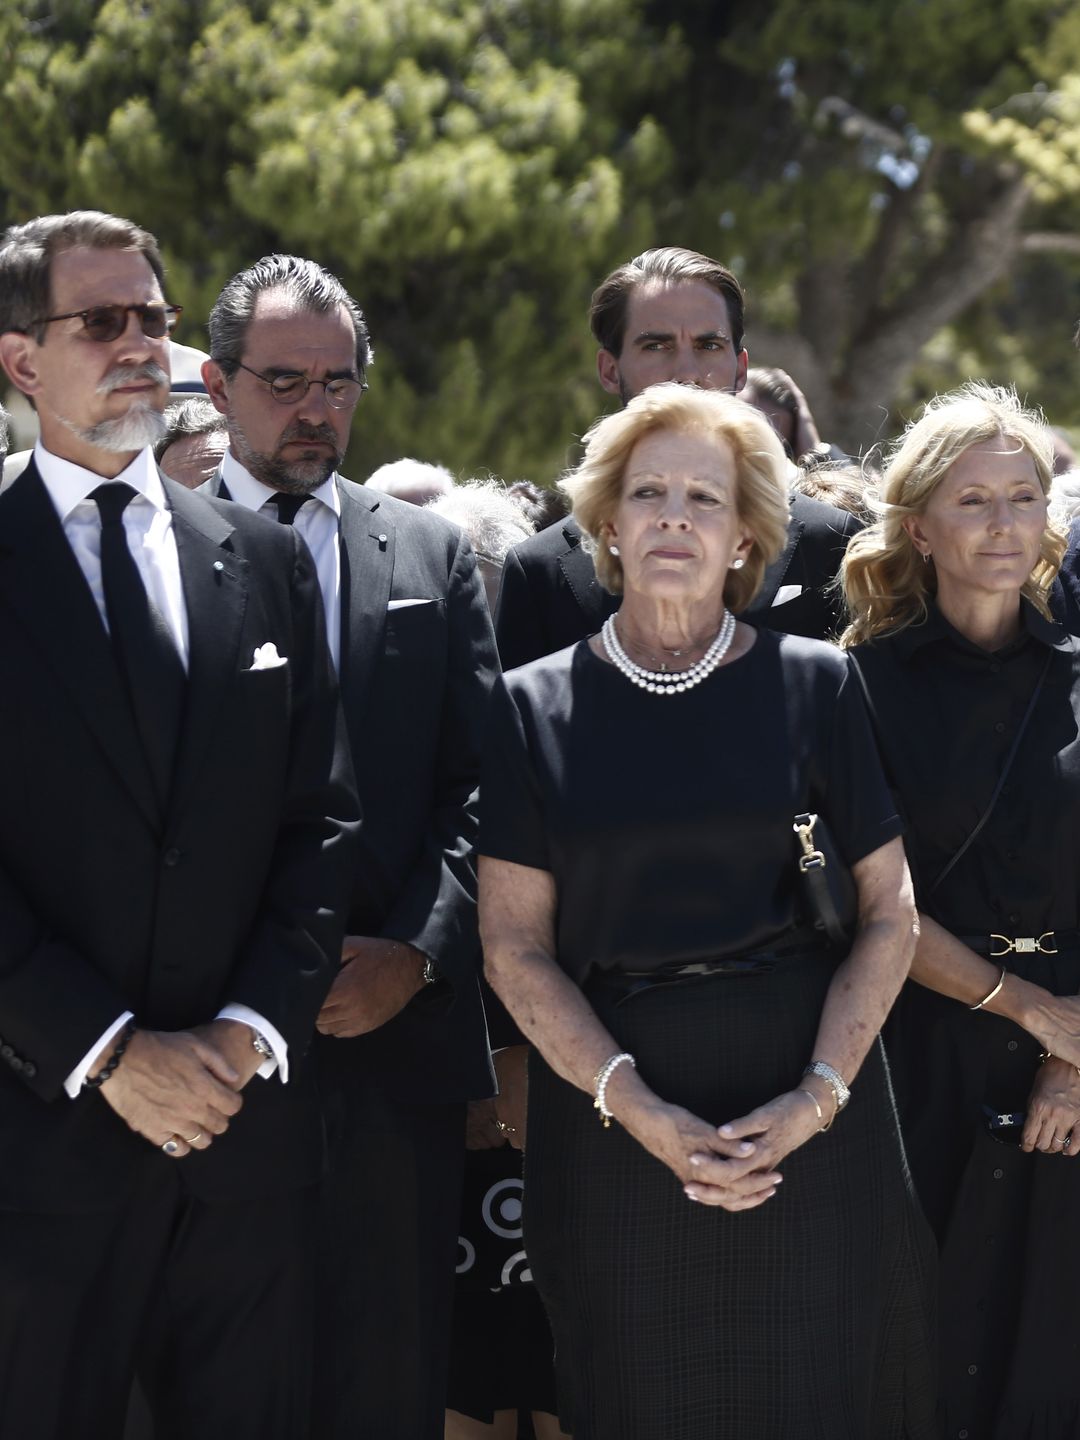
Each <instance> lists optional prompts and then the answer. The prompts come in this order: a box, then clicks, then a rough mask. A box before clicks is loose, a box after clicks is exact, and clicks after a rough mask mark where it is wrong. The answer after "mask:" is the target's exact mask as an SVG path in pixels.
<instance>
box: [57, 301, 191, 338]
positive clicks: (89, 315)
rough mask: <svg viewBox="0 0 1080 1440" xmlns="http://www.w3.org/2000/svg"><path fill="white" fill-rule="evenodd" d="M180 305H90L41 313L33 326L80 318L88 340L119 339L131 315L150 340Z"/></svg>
mask: <svg viewBox="0 0 1080 1440" xmlns="http://www.w3.org/2000/svg"><path fill="white" fill-rule="evenodd" d="M183 310H184V307H183V306H182V305H91V306H90V308H89V309H88V310H69V311H68V313H67V314H66V315H44V316H42V318H41V319H40V320H34V321H32V322H31V324H33V325H52V324H54V323H55V322H56V321H57V320H81V321H82V323H83V330H84V331H85V332H86V334H87V336H88V338H89V339H91V340H100V341H105V342H107V341H109V340H119V338H120V336H121V335H123V333H124V331H125V330H126V329H127V317H128V316H129V315H134V316H135V317H136V318H137V319H138V322H139V328H140V329H141V330H142V333H143V334H144V335H145V336H146V337H147V339H149V340H163V339H164V338H165V336H166V335H168V334H169V332H170V331H171V330H172V329H173V327H174V326H175V324H176V322H177V320H179V318H180V316H181V315H182V314H183Z"/></svg>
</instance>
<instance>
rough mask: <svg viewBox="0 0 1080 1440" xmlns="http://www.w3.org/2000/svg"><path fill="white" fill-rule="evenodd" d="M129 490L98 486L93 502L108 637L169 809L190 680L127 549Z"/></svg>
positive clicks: (161, 796)
mask: <svg viewBox="0 0 1080 1440" xmlns="http://www.w3.org/2000/svg"><path fill="white" fill-rule="evenodd" d="M134 496H135V491H134V490H133V489H132V488H131V486H130V485H125V484H122V483H119V484H117V483H112V484H109V485H99V486H98V488H97V489H96V490H95V491H93V493H92V494H91V496H90V499H91V500H93V501H95V502H96V504H97V507H98V510H99V512H100V514H101V582H102V587H103V589H104V591H105V613H106V615H107V616H108V620H109V638H110V639H111V641H112V647H113V653H114V654H115V655H116V659H117V663H118V665H119V667H120V673H121V675H122V677H123V680H124V685H125V687H126V689H127V694H128V699H129V701H130V702H131V710H132V714H133V715H134V717H135V725H136V728H137V729H138V731H139V737H140V739H141V740H142V743H143V749H144V750H145V752H146V758H147V760H148V761H149V762H150V769H151V772H152V774H153V778H154V788H155V789H156V791H157V796H158V800H159V802H160V804H161V806H162V808H163V809H164V807H165V805H166V804H167V803H168V798H169V788H170V785H171V783H172V769H173V759H174V756H175V754H176V742H177V738H178V736H179V733H180V717H181V712H182V710H183V705H184V690H185V681H186V676H185V675H184V667H183V664H182V663H181V660H180V656H179V654H178V652H177V649H176V645H175V643H174V641H173V637H172V634H171V632H170V630H169V627H168V625H166V623H165V621H164V619H163V618H162V616H161V614H160V613H159V612H158V610H157V609H156V608H155V606H154V604H153V602H152V601H151V599H150V597H149V595H147V593H146V587H145V585H144V584H143V581H142V576H141V575H140V574H139V569H138V566H137V565H136V564H135V560H134V558H133V556H132V554H131V551H130V550H129V549H128V543H127V535H126V534H125V532H124V518H123V517H124V510H125V507H126V506H127V504H128V502H129V501H130V500H132V499H133V498H134Z"/></svg>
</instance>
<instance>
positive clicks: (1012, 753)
mask: <svg viewBox="0 0 1080 1440" xmlns="http://www.w3.org/2000/svg"><path fill="white" fill-rule="evenodd" d="M1053 658H1054V652H1053V651H1052V650H1049V651H1048V652H1047V655H1046V659H1045V661H1044V662H1043V667H1042V669H1041V670H1040V671H1039V678H1038V680H1037V681H1036V682H1035V688H1034V690H1032V692H1031V699H1030V700H1029V701H1028V706H1027V709H1026V710H1025V711H1024V718H1023V719H1022V720H1021V721H1020V725H1019V728H1018V729H1017V731H1016V734H1015V735H1014V736H1013V743H1012V746H1011V747H1010V749H1009V753H1008V755H1006V757H1005V763H1004V765H1003V766H1002V767H1001V774H1000V775H999V776H998V781H997V784H996V785H995V786H994V793H993V794H992V795H991V796H990V802H989V804H988V805H987V807H986V809H985V810H984V811H983V813H982V814H981V815H980V816H979V820H978V823H977V824H976V825H975V827H974V829H973V830H972V831H971V833H970V834H969V835H968V837H967V839H966V840H965V841H964V843H963V844H962V845H961V846H960V848H959V850H957V851H956V853H955V855H953V857H952V858H951V860H949V862H948V863H947V864H946V866H945V868H944V869H943V870H942V871H941V873H940V875H938V877H937V879H936V880H935V881H934V883H933V884H932V885H931V886H930V888H929V890H927V892H926V899H929V898H930V896H931V895H933V893H934V891H935V890H936V889H937V888H938V886H939V885H940V884H941V883H942V881H943V880H945V878H946V877H947V876H948V875H950V874H951V873H952V871H953V869H954V868H955V867H956V866H957V865H958V864H959V863H960V861H961V860H962V859H963V857H964V856H965V855H966V854H967V852H968V850H969V849H970V848H971V846H972V845H973V844H974V843H975V841H976V840H977V839H978V837H979V834H980V832H981V831H982V829H983V826H984V825H985V824H986V822H987V821H988V820H989V819H990V816H991V815H992V814H993V811H994V806H995V805H996V804H997V802H998V799H999V797H1000V795H1001V792H1002V789H1003V788H1004V785H1005V781H1006V780H1007V779H1008V778H1009V771H1010V770H1011V769H1012V763H1013V761H1014V760H1015V759H1016V752H1017V751H1018V750H1019V749H1020V741H1021V740H1022V739H1023V738H1024V731H1025V730H1026V729H1027V727H1028V721H1029V720H1030V719H1031V717H1032V714H1033V713H1034V710H1035V704H1036V701H1037V700H1038V698H1039V695H1040V694H1041V693H1042V688H1043V682H1044V681H1045V679H1046V676H1047V673H1048V672H1049V669H1050V663H1051V661H1052V660H1053ZM848 663H849V664H850V665H851V668H852V669H853V670H854V672H855V674H856V675H857V676H858V678H859V684H860V686H861V687H862V693H863V699H864V700H865V701H866V708H867V710H869V712H870V719H871V720H872V721H873V725H874V729H875V731H876V732H877V734H878V736H879V737H880V735H881V734H882V733H883V732H882V729H881V725H880V723H879V721H878V717H877V711H876V710H875V708H874V702H873V700H872V699H871V698H870V687H869V686H868V685H867V683H866V676H865V675H864V674H863V672H862V666H861V665H860V664H859V662H858V659H857V658H856V657H855V656H854V655H852V654H851V653H850V652H849V653H848ZM894 799H895V800H896V804H897V808H898V809H899V811H900V818H901V819H902V820H903V821H904V824H905V827H906V826H907V820H906V817H905V816H904V812H903V807H902V805H901V804H900V799H899V796H897V795H895V794H894ZM908 864H909V865H910V864H911V861H910V858H909V861H908ZM912 868H914V867H912ZM918 889H919V887H918V885H916V890H918Z"/></svg>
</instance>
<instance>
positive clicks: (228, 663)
mask: <svg viewBox="0 0 1080 1440" xmlns="http://www.w3.org/2000/svg"><path fill="white" fill-rule="evenodd" d="M164 483H165V490H166V493H167V495H168V498H169V506H170V508H171V510H172V516H173V530H174V533H175V535H176V548H177V552H178V554H179V557H180V577H181V580H182V582H183V586H184V605H185V608H186V610H187V618H188V655H189V659H188V688H187V709H186V714H185V723H184V727H183V732H182V736H181V741H180V751H179V754H178V755H177V761H176V774H175V781H174V785H173V797H174V808H176V807H177V806H179V805H182V804H183V800H184V796H185V795H186V794H187V793H188V792H189V791H190V788H191V784H192V782H193V780H194V778H195V776H196V774H197V772H198V768H199V765H200V764H201V762H202V759H203V756H204V755H205V754H206V751H207V747H208V746H209V744H210V742H211V740H212V738H213V735H214V730H215V726H216V723H217V716H218V712H219V710H220V708H221V702H222V699H223V697H224V695H225V694H226V693H227V691H228V690H229V688H230V684H231V680H232V677H233V676H234V675H235V674H236V672H237V670H238V668H239V666H240V660H239V656H238V653H237V652H238V649H239V645H240V633H241V627H242V625H243V620H244V612H245V610H246V609H247V600H248V580H249V576H248V565H247V561H246V560H243V559H241V558H240V557H239V556H238V555H235V554H233V552H232V550H231V549H230V548H229V547H228V544H227V542H228V540H229V537H230V536H231V535H232V533H233V527H232V525H230V524H229V522H228V520H226V519H225V518H224V516H223V515H221V514H220V513H219V512H218V511H217V510H215V509H214V508H213V507H212V506H210V505H205V504H204V503H203V502H202V501H201V500H196V499H195V498H193V496H192V495H191V493H190V491H187V490H185V489H184V488H183V486H181V485H175V484H174V483H173V482H172V481H170V480H165V482H164Z"/></svg>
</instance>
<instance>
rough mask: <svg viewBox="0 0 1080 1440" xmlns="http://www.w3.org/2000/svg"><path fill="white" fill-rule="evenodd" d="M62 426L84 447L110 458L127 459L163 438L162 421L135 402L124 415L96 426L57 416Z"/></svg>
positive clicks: (145, 405) (146, 405) (149, 408)
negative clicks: (127, 456)
mask: <svg viewBox="0 0 1080 1440" xmlns="http://www.w3.org/2000/svg"><path fill="white" fill-rule="evenodd" d="M60 419H61V420H63V423H64V424H65V425H66V426H67V428H68V429H69V430H70V431H71V433H72V434H73V435H75V436H76V437H77V438H78V439H79V440H81V441H82V442H83V444H85V445H93V446H94V447H95V448H96V449H98V450H105V451H108V453H109V454H111V455H128V454H131V453H132V452H133V451H136V450H144V449H145V448H146V446H147V445H156V444H157V442H158V441H159V440H160V439H161V437H162V436H163V435H164V434H165V429H166V426H165V417H164V415H163V414H162V413H161V411H160V410H155V409H154V408H153V406H152V405H151V404H150V403H149V402H147V401H142V400H140V401H136V402H135V403H134V404H132V406H131V408H130V410H128V411H127V412H126V414H124V415H117V416H116V418H115V419H112V420H99V421H98V423H97V424H96V425H76V424H74V423H73V422H72V421H71V420H66V419H64V417H63V416H60Z"/></svg>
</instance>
